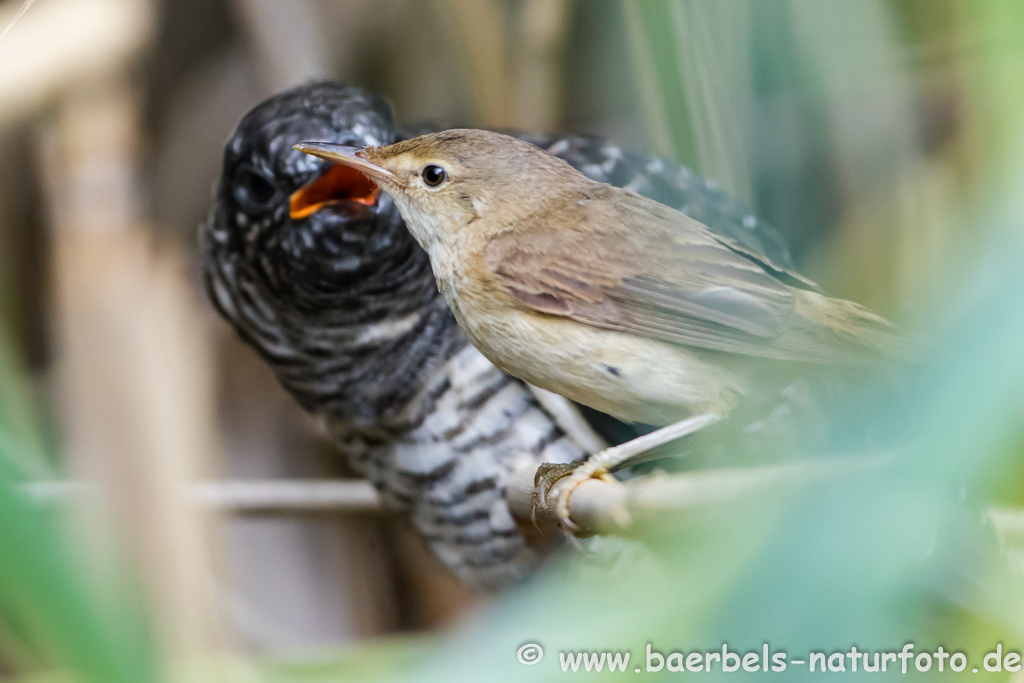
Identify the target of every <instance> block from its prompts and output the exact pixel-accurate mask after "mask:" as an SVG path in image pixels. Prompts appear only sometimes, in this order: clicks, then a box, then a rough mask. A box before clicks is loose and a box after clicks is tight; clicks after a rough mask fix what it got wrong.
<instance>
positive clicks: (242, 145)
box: [208, 83, 406, 305]
mask: <svg viewBox="0 0 1024 683" xmlns="http://www.w3.org/2000/svg"><path fill="white" fill-rule="evenodd" d="M310 135H315V136H323V137H325V138H327V139H331V140H333V141H337V142H339V143H352V144H387V143H388V142H392V141H394V140H395V127H394V123H393V121H392V119H391V110H390V108H389V107H388V106H387V104H386V103H385V102H384V101H383V100H381V99H380V98H378V97H376V96H374V95H371V94H370V93H367V92H366V91H364V90H361V89H359V88H351V87H345V86H341V85H338V84H334V83H314V84H310V85H306V86H301V87H299V88H295V89H293V90H289V91H286V92H284V93H281V94H279V95H277V96H276V97H273V98H271V99H269V100H267V101H265V102H264V103H262V104H261V105H259V106H258V107H256V108H255V109H253V110H252V111H250V112H249V113H248V114H247V115H246V116H245V117H244V118H243V119H242V121H241V122H240V123H239V124H238V127H237V129H236V130H235V132H234V133H233V134H232V136H231V138H230V139H229V141H228V144H227V145H226V147H225V150H224V168H223V173H222V176H221V182H220V186H219V188H218V190H217V213H218V215H217V217H216V221H215V223H214V224H213V225H211V226H210V228H211V229H210V230H209V234H208V238H209V239H210V240H211V241H212V242H213V244H211V245H210V246H216V247H220V248H224V249H226V250H228V251H230V252H232V254H233V255H234V256H235V257H237V258H240V259H241V260H242V261H243V262H244V263H245V264H246V265H248V266H249V267H251V268H253V269H254V270H255V271H256V272H258V273H259V274H260V275H261V276H262V277H263V278H264V279H265V284H266V285H267V286H268V289H269V290H270V291H271V292H273V293H274V294H275V295H277V296H279V297H281V298H285V299H289V300H290V303H293V304H296V305H306V304H310V303H312V302H311V300H310V297H311V296H312V297H313V299H316V298H317V294H318V293H321V292H322V293H325V294H327V295H332V294H334V293H335V292H334V291H333V290H335V289H336V288H338V287H344V286H345V285H347V284H350V283H352V282H354V281H355V280H357V279H362V278H364V277H365V276H366V275H367V272H366V271H367V268H372V267H373V265H374V263H373V261H374V259H375V257H376V256H377V255H379V256H385V254H384V253H382V252H387V251H389V250H391V249H394V248H396V246H398V247H403V246H406V245H405V244H404V243H405V240H400V242H402V243H403V244H401V245H396V244H395V236H396V233H399V231H400V230H401V229H402V228H401V219H400V217H399V215H398V212H397V211H396V210H395V207H394V205H393V204H392V203H391V201H390V199H389V198H387V197H386V196H378V197H376V198H375V200H376V201H375V202H373V203H372V204H370V205H367V204H366V203H362V202H360V201H353V200H351V199H349V198H346V197H343V196H342V197H338V198H337V201H333V202H329V203H325V204H324V205H323V206H322V207H321V208H320V209H319V210H317V211H314V212H312V213H309V214H308V215H305V216H304V217H301V218H298V217H293V215H292V214H293V213H294V212H293V211H291V208H290V201H289V200H290V198H291V196H292V195H293V194H295V193H296V192H297V191H298V190H300V188H302V187H303V186H304V185H306V184H307V183H309V182H311V181H315V180H316V179H317V178H318V177H319V176H321V175H322V174H323V173H324V172H325V171H326V170H327V169H328V167H329V164H325V163H321V162H319V161H317V160H312V163H311V160H310V158H309V156H308V155H304V154H300V153H298V152H296V151H294V150H292V149H291V147H292V145H293V144H294V143H295V142H297V141H299V140H301V139H303V136H310ZM296 289H300V290H301V291H295V290H296Z"/></svg>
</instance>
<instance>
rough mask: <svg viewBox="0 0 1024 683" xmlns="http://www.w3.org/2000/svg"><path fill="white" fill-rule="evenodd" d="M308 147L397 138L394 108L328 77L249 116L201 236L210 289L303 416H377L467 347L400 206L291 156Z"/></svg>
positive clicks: (228, 153) (231, 143) (338, 172)
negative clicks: (435, 367) (315, 143)
mask: <svg viewBox="0 0 1024 683" xmlns="http://www.w3.org/2000/svg"><path fill="white" fill-rule="evenodd" d="M309 139H317V140H327V141H332V142H337V143H342V144H350V145H359V146H362V145H382V144H389V143H392V142H395V141H396V140H397V139H398V133H397V132H396V129H395V126H394V123H393V121H392V117H391V110H390V108H389V107H388V105H387V103H386V102H384V100H382V99H381V98H379V97H376V96H374V95H372V94H370V93H368V92H366V91H365V90H362V89H360V88H354V87H347V86H343V85H340V84H337V83H330V82H319V83H311V84H308V85H303V86H300V87H297V88H294V89H292V90H288V91H285V92H283V93H281V94H279V95H277V96H275V97H273V98H271V99H268V100H266V101H264V102H263V103H261V104H260V105H258V106H257V107H255V108H254V109H253V110H252V111H250V112H249V113H248V114H246V115H245V117H244V118H243V119H242V120H241V122H240V123H239V124H238V127H237V128H236V130H235V131H234V133H232V135H231V137H230V138H229V140H228V142H227V145H226V147H225V150H224V166H223V171H222V174H221V178H220V182H219V184H218V186H217V190H216V194H215V197H214V206H213V208H212V211H211V214H210V218H209V219H208V220H207V222H206V223H205V224H204V225H203V226H202V229H201V231H200V233H201V234H200V237H201V242H202V249H203V252H204V256H205V266H206V279H207V286H208V290H209V292H210V295H211V298H212V299H213V301H214V303H215V305H216V306H217V308H218V310H219V311H220V312H221V314H222V315H223V316H224V317H225V318H227V319H228V321H229V322H231V323H232V324H233V325H234V327H235V328H236V330H238V332H239V334H241V335H242V337H243V338H244V339H245V340H246V341H248V342H249V343H250V344H252V345H253V346H254V347H255V348H256V349H257V350H258V351H259V352H260V353H261V354H262V355H263V356H264V357H265V358H266V359H267V360H268V361H269V362H270V364H271V366H272V367H273V368H274V370H275V372H276V373H277V375H278V377H279V378H280V379H281V381H282V383H283V384H284V385H285V387H286V388H288V389H289V390H291V391H292V393H293V394H294V395H295V396H296V398H297V399H298V400H299V401H300V402H301V403H302V404H303V405H304V406H305V407H307V408H308V409H310V410H315V411H317V412H328V413H333V414H335V415H338V416H343V417H345V418H350V417H352V418H359V417H362V418H365V419H366V420H367V421H372V420H374V419H376V418H377V417H378V416H379V415H380V414H381V413H386V412H388V411H389V410H392V409H398V408H400V407H401V400H402V398H403V396H404V395H405V394H406V393H408V392H414V391H416V390H417V389H418V388H419V382H418V381H417V378H418V377H420V376H421V375H422V376H424V377H425V376H426V375H427V374H428V371H429V370H430V368H431V367H432V366H433V365H435V364H436V363H437V362H441V361H442V360H443V358H433V355H434V354H440V355H442V356H444V355H446V354H448V353H450V352H451V349H452V347H453V346H458V345H459V344H461V343H462V342H461V338H460V335H459V333H458V330H457V328H456V327H455V325H454V323H453V322H451V321H450V314H449V313H448V312H447V309H446V308H445V307H444V303H443V301H442V300H441V298H440V296H439V295H438V293H437V289H436V286H435V284H434V279H433V276H432V274H431V272H430V264H429V262H428V260H427V257H426V254H425V253H423V251H422V250H421V249H420V248H419V246H418V245H417V244H416V243H415V241H414V240H413V239H412V237H411V236H410V235H409V233H408V231H407V230H406V228H405V225H404V223H403V222H402V219H401V216H400V215H399V213H398V210H397V209H396V208H395V206H394V204H393V203H392V202H391V199H390V198H389V197H388V196H387V195H386V194H384V193H379V192H377V191H376V189H375V188H374V187H373V186H372V185H371V184H369V183H367V182H366V181H365V178H363V177H362V175H361V174H359V173H358V172H350V173H348V174H347V175H345V174H344V173H343V172H344V171H347V169H343V168H341V167H332V166H331V165H330V164H328V163H325V162H323V161H320V160H319V159H315V158H313V157H311V156H309V155H307V154H302V153H301V152H298V151H296V150H294V149H292V146H293V145H294V144H295V143H297V142H300V141H302V140H309ZM440 337H443V339H441V338H440ZM367 339H374V340H376V342H375V344H368V343H366V341H365V340H367ZM431 344H433V346H431ZM382 345H383V346H387V350H388V351H389V352H396V353H386V352H382Z"/></svg>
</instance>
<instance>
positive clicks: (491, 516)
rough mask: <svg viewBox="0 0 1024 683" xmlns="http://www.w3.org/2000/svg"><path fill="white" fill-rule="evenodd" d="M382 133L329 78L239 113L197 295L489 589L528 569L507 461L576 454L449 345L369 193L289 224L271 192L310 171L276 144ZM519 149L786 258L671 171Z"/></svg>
mask: <svg viewBox="0 0 1024 683" xmlns="http://www.w3.org/2000/svg"><path fill="white" fill-rule="evenodd" d="M400 137H404V136H403V135H402V134H401V133H400V132H399V131H398V130H397V129H396V128H395V126H394V123H393V121H392V118H391V113H390V110H389V109H388V107H387V105H386V104H385V103H384V102H383V101H382V100H380V99H379V98H376V97H374V96H373V95H370V94H369V93H366V92H365V91H363V90H360V89H358V88H351V87H345V86H341V85H338V84H334V83H326V82H325V83H314V84H310V85H307V86H302V87H299V88H295V89H293V90H290V91H287V92H285V93H282V94H280V95H278V96H276V97H274V98H271V99H270V100H267V101H266V102H264V103H263V104H261V105H259V106H257V107H256V108H255V109H253V110H252V111H251V112H249V113H248V114H247V115H246V116H245V117H244V118H243V119H242V121H241V122H240V123H239V126H238V128H237V130H236V131H235V132H234V134H233V135H232V136H231V138H230V140H229V141H228V143H227V146H226V148H225V155H224V168H223V173H222V177H221V180H220V183H219V186H218V188H217V191H216V197H215V201H214V206H213V209H212V211H211V215H210V218H209V220H208V221H207V222H206V224H205V225H204V226H203V228H202V230H201V242H202V251H203V254H204V258H205V268H206V280H207V287H208V290H209V293H210V297H211V299H212V301H213V302H214V304H215V305H216V307H217V309H218V310H219V311H220V313H221V314H222V315H223V316H224V317H225V318H226V319H227V320H228V321H229V322H231V324H232V325H233V326H234V327H235V329H236V330H237V331H238V333H239V334H240V335H241V336H242V338H243V339H245V340H246V341H247V342H248V343H249V344H251V345H252V346H253V347H254V348H255V349H256V350H257V351H258V352H259V353H260V354H261V355H262V356H263V357H264V359H265V360H266V361H267V362H268V364H269V365H270V366H271V368H273V370H274V372H275V373H276V375H277V377H278V379H279V380H280V382H281V383H282V384H283V385H284V386H285V388H286V389H288V390H289V391H290V392H291V393H292V394H293V395H294V396H295V398H296V400H298V401H299V403H300V404H301V405H302V406H303V407H304V408H305V409H306V410H308V411H310V412H312V413H315V414H318V415H320V416H322V417H323V419H324V421H325V423H326V424H327V427H328V429H329V430H330V432H331V434H332V435H333V436H334V438H335V441H336V442H337V443H338V445H339V447H340V448H341V449H342V451H343V452H344V453H345V454H346V455H347V457H348V458H349V461H350V462H351V463H352V465H353V467H354V468H355V469H357V470H358V471H359V472H361V473H363V474H364V475H365V476H366V477H367V478H368V479H369V480H370V481H371V482H373V483H374V485H375V486H376V487H377V488H378V489H379V490H380V491H381V494H382V496H383V499H384V501H385V503H386V504H387V505H388V506H389V507H392V508H394V509H396V510H399V511H402V512H404V513H406V514H408V515H409V518H410V519H411V521H412V522H413V524H414V525H415V526H416V528H417V529H418V530H419V532H420V533H421V535H422V536H423V537H424V538H425V539H426V541H427V542H428V543H429V545H430V547H431V549H432V550H433V551H434V553H435V554H436V555H437V556H438V557H439V558H440V559H441V560H442V561H443V562H444V563H445V564H446V565H447V566H448V567H450V568H451V569H452V570H453V571H454V572H455V573H456V574H457V575H458V576H460V577H461V578H462V579H463V580H465V581H466V582H467V583H469V584H471V585H475V586H478V587H481V588H485V589H496V588H500V587H503V586H507V585H509V584H511V583H514V582H516V581H518V580H520V579H522V578H523V577H524V576H526V575H527V574H528V573H529V571H530V569H531V568H532V567H533V566H534V564H535V563H536V561H537V559H538V558H537V554H536V553H535V552H534V551H533V550H532V549H531V548H530V547H529V546H528V544H527V542H526V538H525V536H524V535H523V534H522V533H521V532H520V530H519V527H518V526H517V525H516V523H515V521H514V520H513V518H512V516H511V514H510V512H509V510H508V506H507V503H506V501H505V497H504V496H505V482H506V480H507V476H508V473H509V470H510V468H511V467H512V464H513V461H514V460H515V459H516V458H517V456H524V457H530V458H532V459H533V460H535V461H536V463H537V464H539V463H541V462H569V461H571V460H575V459H578V458H580V457H582V456H583V455H584V448H585V445H583V444H577V443H574V442H573V441H572V440H571V439H569V438H568V437H567V436H566V432H565V430H564V429H563V428H562V426H560V425H559V424H558V421H557V420H556V419H555V418H554V417H553V416H552V415H551V414H550V413H549V412H548V411H547V410H545V409H544V407H543V406H542V405H541V404H540V403H539V402H538V401H537V399H536V398H535V396H534V394H533V393H532V391H531V390H530V388H529V387H527V386H526V385H524V384H523V383H522V382H520V381H519V380H516V379H514V378H512V377H510V376H507V375H504V374H503V373H501V372H500V371H499V370H497V369H496V368H495V367H494V366H493V365H491V364H490V363H489V362H488V361H487V360H486V359H484V357H483V356H482V355H480V353H479V352H478V351H476V350H475V349H474V348H473V347H472V346H469V345H468V344H467V343H466V340H465V338H464V337H463V335H462V333H461V331H460V330H459V328H458V326H457V325H456V323H455V320H454V318H453V316H452V315H451V313H450V311H449V310H448V308H447V306H446V304H445V302H444V300H443V298H442V297H441V295H440V294H439V293H438V291H437V288H436V285H435V282H434V278H433V275H432V273H431V270H430V264H429V262H428V260H427V257H426V254H425V253H424V252H423V251H422V250H421V249H420V248H419V246H418V245H417V244H416V243H415V241H414V240H413V239H412V237H411V236H410V235H409V234H408V233H407V232H406V229H405V226H404V224H403V223H402V220H401V218H400V216H399V214H398V211H397V210H396V209H395V207H394V205H393V204H392V203H391V200H390V199H389V198H388V197H387V196H386V195H381V196H379V197H378V198H377V200H376V203H374V204H372V205H364V204H361V203H358V202H355V201H337V202H335V203H332V204H330V205H329V206H327V207H326V208H324V209H321V210H318V211H315V212H313V213H312V214H310V215H308V216H306V217H304V218H301V219H295V218H292V217H291V215H290V213H289V197H290V196H291V195H292V194H293V193H294V192H296V191H297V190H298V189H299V188H301V187H303V185H305V184H306V183H307V182H309V181H310V180H312V179H315V178H317V177H318V176H320V175H321V174H322V173H323V172H324V170H325V169H324V168H323V166H322V162H319V161H318V160H315V159H313V158H312V157H309V156H307V155H304V154H301V153H299V152H296V151H293V150H292V149H291V147H292V145H293V144H294V143H296V142H299V141H301V140H308V139H315V140H322V141H327V142H339V143H345V144H353V145H367V144H371V145H381V144H388V143H390V142H393V141H395V140H397V139H399V138H400ZM522 137H523V138H524V139H527V140H529V141H531V142H533V143H535V144H537V145H539V146H542V147H544V148H546V149H548V150H549V151H550V152H551V153H553V154H556V155H558V156H561V157H562V158H564V159H566V160H567V161H569V162H570V163H571V164H573V165H574V166H576V167H577V168H579V169H580V170H581V171H583V172H584V173H586V174H587V175H590V176H591V177H592V178H594V179H595V180H600V181H604V182H609V183H613V184H617V185H621V186H623V187H627V188H629V189H632V190H634V191H636V192H638V193H641V194H645V195H647V196H650V197H652V198H653V199H656V200H658V201H661V202H663V203H666V204H669V205H671V206H675V207H677V208H680V209H681V210H683V211H685V212H687V213H691V215H693V217H695V218H697V219H698V220H701V221H702V222H704V223H706V224H707V225H709V226H711V227H712V229H714V230H716V231H721V232H722V233H724V234H727V235H728V236H730V237H732V238H734V239H736V240H738V241H740V242H741V243H742V244H744V245H745V246H747V247H749V248H751V249H753V250H756V251H758V252H761V253H766V254H768V255H769V256H770V257H771V258H772V259H773V260H774V261H776V262H778V263H780V264H783V265H786V264H788V263H789V256H788V254H787V252H786V249H785V247H784V246H783V245H782V242H781V241H780V239H779V238H778V235H777V234H776V233H775V232H774V230H773V229H772V228H770V227H769V226H767V225H765V224H764V223H762V222H760V221H758V220H757V219H756V218H755V217H754V216H753V215H752V214H751V213H750V211H749V209H747V208H746V207H745V206H744V205H743V204H742V203H741V202H739V201H737V200H735V199H732V198H731V197H729V196H728V195H726V194H724V193H722V192H720V191H718V190H717V189H716V188H715V187H714V186H713V185H711V184H709V183H707V182H706V181H704V180H703V179H702V178H700V176H698V175H696V174H694V173H693V172H691V171H689V170H688V169H685V168H684V167H682V166H679V165H678V164H675V163H673V162H670V161H667V160H664V159H659V158H656V157H648V156H642V155H637V154H632V153H628V152H624V151H622V150H620V149H619V148H617V147H615V146H614V145H610V144H609V143H607V142H604V141H601V140H596V139H593V138H584V137H558V136H537V135H523V136H522Z"/></svg>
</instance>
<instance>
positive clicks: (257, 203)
mask: <svg viewBox="0 0 1024 683" xmlns="http://www.w3.org/2000/svg"><path fill="white" fill-rule="evenodd" d="M235 196H236V197H237V198H238V201H240V202H241V203H242V204H244V205H246V206H248V207H250V208H254V209H266V208H267V207H268V206H270V204H271V202H273V201H274V199H275V198H276V197H277V188H276V187H274V184H273V183H272V182H270V180H269V179H268V178H267V177H266V176H264V175H263V174H262V173H260V172H259V171H257V170H256V169H253V168H246V169H243V170H242V172H241V173H240V174H239V176H238V184H237V185H236V188H235Z"/></svg>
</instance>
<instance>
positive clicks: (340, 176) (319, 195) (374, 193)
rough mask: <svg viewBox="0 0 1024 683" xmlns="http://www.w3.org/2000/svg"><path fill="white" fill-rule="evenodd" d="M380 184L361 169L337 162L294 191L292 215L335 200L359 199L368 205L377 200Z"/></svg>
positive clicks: (304, 213)
mask: <svg viewBox="0 0 1024 683" xmlns="http://www.w3.org/2000/svg"><path fill="white" fill-rule="evenodd" d="M378 195H380V188H379V187H377V186H376V185H374V183H373V181H371V180H370V179H369V178H367V177H366V176H365V175H363V174H362V173H360V172H359V171H357V170H355V169H352V168H349V167H348V166H342V165H340V164H335V165H334V166H331V167H330V168H328V169H327V171H326V172H325V173H324V174H323V175H322V176H320V177H319V178H315V179H313V180H311V181H310V182H308V183H306V184H305V185H303V186H302V187H301V188H299V189H298V190H296V191H295V193H294V194H293V195H292V196H291V199H290V200H289V209H290V212H291V217H292V218H293V219H295V220H298V219H300V218H305V217H306V216H309V215H312V214H314V213H316V212H317V211H319V210H320V209H322V208H323V207H325V206H327V205H329V204H334V203H336V202H345V201H348V202H357V203H359V204H364V205H366V206H373V205H374V204H376V203H377V197H378Z"/></svg>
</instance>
